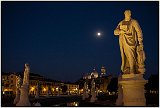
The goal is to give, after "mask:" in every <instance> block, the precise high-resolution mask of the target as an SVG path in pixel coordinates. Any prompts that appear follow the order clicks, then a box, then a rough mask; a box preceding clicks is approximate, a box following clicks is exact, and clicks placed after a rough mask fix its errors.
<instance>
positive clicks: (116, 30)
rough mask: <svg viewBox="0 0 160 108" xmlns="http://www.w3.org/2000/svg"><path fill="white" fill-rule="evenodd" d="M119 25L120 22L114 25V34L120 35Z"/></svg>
mask: <svg viewBox="0 0 160 108" xmlns="http://www.w3.org/2000/svg"><path fill="white" fill-rule="evenodd" d="M120 25H121V22H120V23H119V24H118V26H117V27H116V29H115V30H114V35H120V31H121V30H120Z"/></svg>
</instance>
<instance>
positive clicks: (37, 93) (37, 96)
mask: <svg viewBox="0 0 160 108" xmlns="http://www.w3.org/2000/svg"><path fill="white" fill-rule="evenodd" d="M35 98H36V99H38V98H39V83H37V86H36V96H35Z"/></svg>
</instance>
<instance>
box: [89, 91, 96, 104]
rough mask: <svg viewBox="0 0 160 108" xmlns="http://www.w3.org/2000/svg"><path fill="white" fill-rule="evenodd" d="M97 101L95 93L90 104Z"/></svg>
mask: <svg viewBox="0 0 160 108" xmlns="http://www.w3.org/2000/svg"><path fill="white" fill-rule="evenodd" d="M96 100H97V97H96V93H94V94H93V95H92V97H91V100H90V102H95V101H96Z"/></svg>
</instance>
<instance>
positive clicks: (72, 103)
mask: <svg viewBox="0 0 160 108" xmlns="http://www.w3.org/2000/svg"><path fill="white" fill-rule="evenodd" d="M78 105H79V102H70V103H67V106H78Z"/></svg>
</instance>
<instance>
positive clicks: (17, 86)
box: [13, 75, 22, 104]
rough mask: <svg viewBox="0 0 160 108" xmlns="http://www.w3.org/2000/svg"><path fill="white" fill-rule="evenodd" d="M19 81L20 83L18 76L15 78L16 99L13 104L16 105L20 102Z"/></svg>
mask: <svg viewBox="0 0 160 108" xmlns="http://www.w3.org/2000/svg"><path fill="white" fill-rule="evenodd" d="M21 81H22V79H21V76H20V75H19V76H16V97H15V99H14V102H13V104H17V103H18V102H19V100H20V90H19V89H20V87H21Z"/></svg>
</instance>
